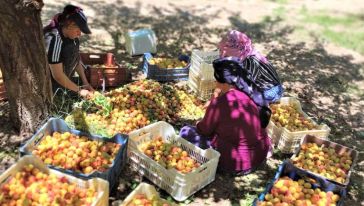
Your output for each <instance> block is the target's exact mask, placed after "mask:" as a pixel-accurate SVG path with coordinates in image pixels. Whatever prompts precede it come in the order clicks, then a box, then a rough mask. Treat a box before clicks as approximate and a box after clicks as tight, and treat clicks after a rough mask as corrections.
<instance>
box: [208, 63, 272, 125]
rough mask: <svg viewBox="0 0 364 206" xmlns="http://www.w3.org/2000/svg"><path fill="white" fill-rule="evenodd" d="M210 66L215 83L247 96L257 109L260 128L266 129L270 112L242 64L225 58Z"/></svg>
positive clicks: (261, 94)
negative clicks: (222, 84) (228, 86)
mask: <svg viewBox="0 0 364 206" xmlns="http://www.w3.org/2000/svg"><path fill="white" fill-rule="evenodd" d="M212 65H213V67H214V77H215V79H216V81H218V82H220V83H226V84H230V85H232V86H235V87H236V88H237V89H238V90H240V91H242V92H244V93H245V94H247V95H248V96H249V97H250V98H251V99H252V100H253V101H254V103H255V104H256V105H257V106H258V108H259V116H260V123H261V126H262V127H263V128H265V127H267V126H268V124H269V119H270V116H271V110H270V109H269V108H268V107H267V105H266V103H265V100H264V97H263V93H262V91H260V90H259V89H258V87H257V86H256V85H255V84H254V82H253V81H252V80H251V74H250V73H249V71H248V70H246V69H244V65H243V63H242V62H241V61H239V59H238V58H235V57H225V58H219V59H216V60H214V61H213V63H212Z"/></svg>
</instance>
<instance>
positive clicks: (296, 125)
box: [267, 97, 330, 153]
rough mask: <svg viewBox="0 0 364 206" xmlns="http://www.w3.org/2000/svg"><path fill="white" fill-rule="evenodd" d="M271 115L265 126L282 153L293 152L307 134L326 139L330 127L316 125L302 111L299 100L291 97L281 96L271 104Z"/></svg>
mask: <svg viewBox="0 0 364 206" xmlns="http://www.w3.org/2000/svg"><path fill="white" fill-rule="evenodd" d="M270 109H271V110H272V116H271V119H270V122H269V125H268V127H267V132H268V135H269V136H270V137H271V138H272V143H273V144H274V145H276V146H277V148H278V149H279V150H280V151H281V152H283V153H294V152H295V149H296V148H297V147H298V146H299V143H300V142H301V140H302V139H303V137H304V136H305V135H307V134H310V135H315V136H317V137H320V138H323V139H326V138H327V137H328V135H329V133H330V128H329V127H328V126H327V125H326V124H321V125H318V124H317V123H316V122H315V121H313V120H312V119H311V118H310V117H309V116H308V115H307V114H306V113H304V112H303V111H302V107H301V104H300V102H299V101H298V100H297V99H296V98H293V97H283V98H282V99H281V100H280V102H279V103H276V104H271V105H270Z"/></svg>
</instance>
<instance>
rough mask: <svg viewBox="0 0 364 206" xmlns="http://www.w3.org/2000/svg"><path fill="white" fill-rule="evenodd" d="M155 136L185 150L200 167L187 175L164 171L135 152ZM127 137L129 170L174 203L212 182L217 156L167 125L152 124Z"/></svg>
mask: <svg viewBox="0 0 364 206" xmlns="http://www.w3.org/2000/svg"><path fill="white" fill-rule="evenodd" d="M157 136H161V137H162V138H163V140H164V141H165V142H170V143H172V144H174V145H177V146H180V147H181V148H182V149H183V150H186V151H187V152H188V154H189V155H190V156H191V157H192V158H194V159H195V160H197V161H198V162H199V163H200V164H201V166H200V167H199V168H197V169H195V170H194V171H192V172H190V173H187V174H183V173H180V172H178V171H177V170H176V169H174V168H172V169H166V168H164V167H163V166H161V165H160V164H158V163H157V162H155V161H154V160H152V159H151V158H149V157H148V156H146V155H145V154H144V153H143V152H142V151H140V150H139V149H138V147H139V146H140V145H141V144H142V143H144V142H148V141H150V140H152V139H154V138H155V137H157ZM129 137H130V141H129V145H128V157H129V163H130V165H131V168H132V169H134V170H136V171H138V172H139V173H140V174H142V175H144V176H146V177H147V178H148V179H149V180H150V181H152V182H153V183H154V184H156V185H157V186H158V187H160V188H162V189H163V190H165V191H166V192H167V193H169V194H170V195H171V196H172V197H173V198H174V199H175V200H177V201H183V200H185V199H187V198H188V197H189V196H191V195H192V194H194V193H195V192H197V191H198V190H200V189H202V188H203V187H205V186H206V185H208V184H209V183H211V182H212V181H214V180H215V175H216V169H217V164H218V161H219V158H220V153H219V152H217V151H215V150H213V149H206V150H203V149H201V148H199V147H197V146H195V145H193V144H191V143H190V142H188V141H187V140H185V139H183V138H180V137H178V136H177V135H176V133H175V130H174V128H173V127H172V126H171V125H170V124H168V123H166V122H156V123H154V124H151V125H148V126H146V127H143V128H141V129H139V130H136V131H134V132H131V133H129Z"/></svg>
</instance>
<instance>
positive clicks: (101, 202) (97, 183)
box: [0, 155, 109, 206]
mask: <svg viewBox="0 0 364 206" xmlns="http://www.w3.org/2000/svg"><path fill="white" fill-rule="evenodd" d="M28 164H32V165H34V167H35V168H38V169H39V170H40V171H42V172H44V173H46V174H55V175H56V176H57V177H66V178H67V180H68V181H69V182H71V183H74V184H76V185H77V187H80V188H90V187H93V188H94V189H95V191H97V196H96V200H95V201H94V203H93V204H92V206H108V205H109V183H108V182H107V181H105V180H103V179H100V178H93V179H90V180H87V181H85V180H81V179H79V178H77V177H73V176H71V175H67V174H64V173H61V172H59V171H57V170H53V169H49V168H48V167H47V166H46V165H45V164H44V163H43V162H42V161H41V160H40V159H38V158H37V157H35V156H32V155H26V156H23V157H22V158H20V159H19V161H18V162H17V163H16V164H14V165H13V166H11V167H10V168H9V169H7V170H6V171H5V172H4V173H3V174H2V175H1V176H0V183H1V184H3V183H4V182H5V181H7V180H8V179H9V178H10V177H11V176H13V175H15V174H16V173H17V172H18V171H21V169H22V168H23V167H24V166H25V165H28Z"/></svg>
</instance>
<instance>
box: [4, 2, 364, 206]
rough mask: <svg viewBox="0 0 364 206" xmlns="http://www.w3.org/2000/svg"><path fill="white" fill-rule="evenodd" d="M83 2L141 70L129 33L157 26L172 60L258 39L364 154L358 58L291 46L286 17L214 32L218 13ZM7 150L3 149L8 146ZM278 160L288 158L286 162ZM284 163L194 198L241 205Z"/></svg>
mask: <svg viewBox="0 0 364 206" xmlns="http://www.w3.org/2000/svg"><path fill="white" fill-rule="evenodd" d="M83 3H84V4H85V5H87V6H88V7H91V8H94V10H95V11H96V14H95V16H96V17H95V20H94V21H93V23H92V24H91V27H92V28H99V29H104V30H105V31H106V32H107V33H108V34H109V35H110V36H111V37H112V40H113V45H112V47H113V49H112V50H111V52H113V53H115V54H116V57H117V60H118V61H120V62H123V63H130V64H132V65H134V66H135V67H137V65H138V64H140V58H139V57H130V56H129V55H126V52H125V47H124V44H122V41H123V34H125V32H126V31H127V30H128V29H131V30H135V29H138V28H142V27H151V28H152V29H153V30H154V31H155V32H156V35H157V37H158V54H160V55H170V56H176V55H177V54H180V53H189V54H190V52H191V49H193V48H199V49H207V48H208V49H211V48H214V47H215V45H216V43H217V41H218V40H219V38H217V39H218V40H217V41H213V40H211V39H214V38H216V37H219V36H221V35H222V34H224V33H225V32H226V31H227V30H228V29H238V30H240V31H244V32H246V33H247V34H248V35H249V36H251V37H252V39H253V42H258V43H259V44H262V45H264V47H265V48H267V50H268V51H269V53H268V58H269V59H270V60H271V61H272V62H273V64H274V65H275V66H276V67H277V70H278V72H279V74H280V76H281V79H282V80H283V81H284V82H285V83H284V85H285V89H286V91H287V94H288V95H293V96H296V97H297V98H298V99H299V100H300V101H301V103H302V105H303V110H304V111H305V112H307V113H308V114H309V115H310V116H312V117H313V118H314V120H316V121H317V122H318V123H325V124H328V126H329V127H330V128H331V134H330V137H329V138H330V139H331V140H333V141H335V142H338V143H340V144H343V145H346V146H348V147H354V148H356V149H357V150H359V151H363V150H364V146H363V144H362V140H363V125H362V124H360V123H362V122H364V116H363V115H362V111H361V110H360V109H361V108H363V106H364V103H363V97H364V95H363V94H354V95H353V94H352V93H350V88H352V86H353V83H354V82H357V81H363V80H364V79H363V73H360V71H362V70H363V69H364V68H363V65H359V64H354V63H352V62H351V60H352V59H351V57H350V56H334V55H331V54H329V53H328V52H327V51H326V50H325V49H324V48H323V46H322V45H321V44H320V43H319V42H317V43H316V44H315V45H314V46H313V47H310V48H307V47H306V45H305V44H304V43H290V42H289V41H288V39H287V35H289V34H290V33H292V32H293V31H294V28H292V27H285V26H281V24H280V23H281V20H280V19H271V18H269V17H267V18H265V19H264V20H263V21H262V22H259V23H254V24H251V23H248V22H246V21H245V20H244V19H241V18H240V17H239V14H232V15H231V17H230V25H226V27H225V28H207V27H206V26H205V25H207V24H208V23H209V22H210V21H214V19H215V18H216V16H215V15H211V16H203V17H201V16H198V15H195V13H198V11H197V9H196V8H193V7H191V8H190V9H189V11H188V12H187V11H182V10H180V9H179V8H177V7H173V6H172V9H171V10H165V9H162V8H156V7H155V8H153V15H150V16H144V15H142V14H141V11H140V10H139V9H138V8H139V7H138V6H136V7H135V8H130V7H127V6H125V3H124V2H123V1H116V3H113V4H104V3H100V2H98V1H84V2H83ZM57 9H58V8H57ZM55 10H56V9H54V10H53V9H51V10H49V11H55ZM47 15H48V14H47ZM100 41H101V40H100ZM104 46H105V45H104V43H102V42H98V41H85V42H84V48H86V49H87V50H88V51H103V52H106V51H107V50H104V49H103V47H104ZM108 51H110V50H108ZM0 134H1V133H0ZM0 138H2V137H0ZM1 147H2V148H1V149H3V146H1ZM278 159H279V160H282V159H283V157H281V158H278ZM279 160H276V159H275V160H270V161H268V165H267V166H265V167H264V168H262V169H260V170H259V171H257V172H255V173H254V174H251V175H248V176H244V177H231V176H229V175H224V174H217V175H216V180H215V181H214V182H213V183H211V184H210V185H208V186H207V187H205V188H204V189H202V190H201V191H199V192H197V193H196V194H195V195H194V196H193V197H192V198H190V200H191V205H201V204H200V203H203V204H205V203H206V204H207V202H203V201H205V200H208V201H210V202H208V204H210V205H211V203H215V204H216V203H218V202H220V201H229V202H230V203H231V204H237V205H238V204H239V202H240V201H241V200H243V199H247V198H252V197H256V195H257V194H258V193H260V192H262V190H263V189H264V187H265V186H266V185H267V183H268V181H270V179H271V178H272V177H273V175H274V173H275V170H276V168H277V167H276V166H277V164H278V163H279V162H280V161H279ZM362 165H363V156H362V153H361V155H360V157H359V160H358V164H357V166H356V167H355V171H354V173H353V176H352V182H354V183H353V184H352V186H351V188H349V189H350V193H349V197H348V199H351V200H352V201H354V202H360V201H363V200H364V193H363V192H362V191H363V188H362V187H363V186H362V185H361V183H362V182H363V174H362V173H360V172H363V170H364V169H363V166H362ZM125 176H126V177H125V178H123V179H124V181H122V182H124V183H122V184H123V185H121V187H122V188H123V189H122V190H120V191H118V192H116V193H113V196H111V199H112V200H118V199H123V198H125V197H126V196H127V194H129V192H131V190H132V185H131V183H130V182H132V181H135V180H134V179H130V178H131V176H132V175H125ZM129 180H130V181H129ZM351 200H350V201H351ZM201 201H202V202H201Z"/></svg>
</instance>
